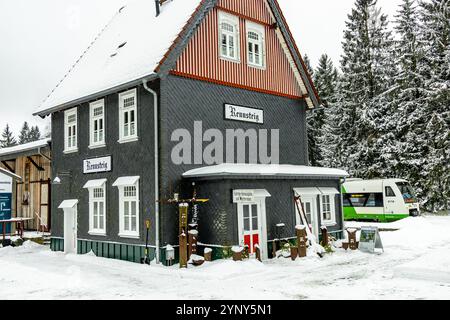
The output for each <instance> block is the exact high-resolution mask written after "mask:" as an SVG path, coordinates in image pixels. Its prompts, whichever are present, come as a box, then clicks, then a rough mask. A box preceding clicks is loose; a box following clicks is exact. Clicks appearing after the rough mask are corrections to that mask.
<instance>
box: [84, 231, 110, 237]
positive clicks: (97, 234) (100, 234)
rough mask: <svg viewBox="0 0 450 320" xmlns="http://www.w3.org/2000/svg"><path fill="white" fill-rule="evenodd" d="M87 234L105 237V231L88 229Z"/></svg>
mask: <svg viewBox="0 0 450 320" xmlns="http://www.w3.org/2000/svg"><path fill="white" fill-rule="evenodd" d="M88 234H89V235H91V236H98V237H106V232H97V231H89V232H88Z"/></svg>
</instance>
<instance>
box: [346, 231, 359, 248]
mask: <svg viewBox="0 0 450 320" xmlns="http://www.w3.org/2000/svg"><path fill="white" fill-rule="evenodd" d="M357 232H358V230H354V229H347V233H348V246H349V248H350V250H358V244H359V243H358V242H357V241H356V233H357Z"/></svg>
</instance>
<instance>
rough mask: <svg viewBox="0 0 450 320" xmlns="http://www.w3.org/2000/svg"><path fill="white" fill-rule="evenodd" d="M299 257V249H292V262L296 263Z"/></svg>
mask: <svg viewBox="0 0 450 320" xmlns="http://www.w3.org/2000/svg"><path fill="white" fill-rule="evenodd" d="M297 257H298V248H297V247H291V259H292V261H295V260H296V259H297Z"/></svg>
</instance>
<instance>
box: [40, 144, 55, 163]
mask: <svg viewBox="0 0 450 320" xmlns="http://www.w3.org/2000/svg"><path fill="white" fill-rule="evenodd" d="M41 150H42V147H39V148H38V154H39V155H40V156H41V157H43V158H45V159H47V160H48V161H50V162H52V158H50V157H49V156H47V155H46V154H43V153H42V151H41Z"/></svg>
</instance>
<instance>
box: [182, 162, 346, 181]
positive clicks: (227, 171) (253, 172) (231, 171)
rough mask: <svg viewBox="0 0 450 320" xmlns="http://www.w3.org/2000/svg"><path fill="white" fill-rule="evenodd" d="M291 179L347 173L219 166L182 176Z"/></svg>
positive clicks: (281, 166)
mask: <svg viewBox="0 0 450 320" xmlns="http://www.w3.org/2000/svg"><path fill="white" fill-rule="evenodd" d="M233 176H235V177H236V176H240V177H243V176H249V177H258V176H259V177H265V178H277V177H284V178H286V177H292V178H297V177H298V178H305V177H310V178H311V177H312V178H313V177H317V178H345V177H348V173H347V172H346V171H344V170H339V169H331V168H319V167H308V166H296V165H275V164H268V165H264V164H220V165H216V166H210V167H203V168H198V169H193V170H190V171H188V172H185V173H184V174H183V177H184V178H206V177H209V178H211V177H222V178H224V177H233Z"/></svg>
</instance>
